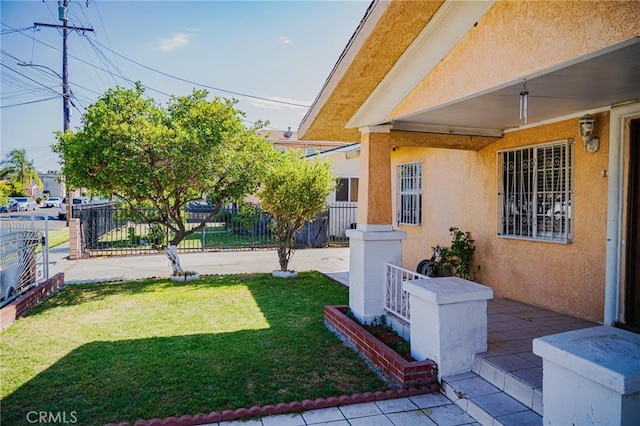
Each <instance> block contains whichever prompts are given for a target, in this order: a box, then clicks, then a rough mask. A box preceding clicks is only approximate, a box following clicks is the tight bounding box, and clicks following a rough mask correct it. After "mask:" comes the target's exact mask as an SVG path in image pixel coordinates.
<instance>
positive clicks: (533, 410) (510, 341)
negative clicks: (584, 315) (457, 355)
mask: <svg viewBox="0 0 640 426" xmlns="http://www.w3.org/2000/svg"><path fill="white" fill-rule="evenodd" d="M596 325H597V324H595V323H592V322H589V321H584V320H581V319H579V318H574V317H571V316H568V315H564V314H560V313H557V312H553V311H550V310H547V309H542V308H538V307H535V306H531V305H527V304H524V303H520V302H516V301H513V300H509V299H492V300H488V301H487V343H488V350H487V351H486V352H483V353H480V354H477V355H476V356H475V358H474V362H473V370H472V371H471V372H468V373H462V374H458V375H454V376H449V377H444V378H443V380H442V389H443V392H444V393H445V394H446V395H447V397H448V398H449V399H451V400H452V401H453V402H454V403H455V404H456V405H457V406H459V407H460V408H461V409H463V410H464V411H465V412H467V414H469V415H470V416H472V417H473V418H475V419H476V420H478V421H479V422H480V423H481V424H492V422H493V419H496V420H497V421H498V422H499V424H507V425H508V424H518V425H542V415H543V404H542V394H543V393H542V392H543V389H542V358H540V357H539V356H537V355H535V354H534V353H533V351H532V342H533V339H535V338H537V337H542V336H546V335H550V334H556V333H563V332H567V331H572V330H579V329H583V328H589V327H595V326H596Z"/></svg>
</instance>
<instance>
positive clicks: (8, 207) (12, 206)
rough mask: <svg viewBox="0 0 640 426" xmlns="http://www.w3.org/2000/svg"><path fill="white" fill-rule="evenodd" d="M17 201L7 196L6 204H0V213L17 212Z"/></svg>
mask: <svg viewBox="0 0 640 426" xmlns="http://www.w3.org/2000/svg"><path fill="white" fill-rule="evenodd" d="M17 211H18V203H17V202H16V200H14V199H13V198H9V201H7V203H6V204H3V205H1V206H0V213H9V212H17Z"/></svg>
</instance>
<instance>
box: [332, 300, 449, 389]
mask: <svg viewBox="0 0 640 426" xmlns="http://www.w3.org/2000/svg"><path fill="white" fill-rule="evenodd" d="M346 309H348V307H347V306H325V307H324V320H325V323H326V324H327V326H328V327H329V328H330V329H332V330H335V331H336V332H337V333H339V334H340V335H341V336H342V337H343V338H345V339H346V340H347V341H348V342H349V343H351V344H353V345H354V346H355V347H356V349H357V351H358V352H359V353H361V354H362V355H363V356H364V357H365V358H366V359H368V360H369V361H370V362H371V363H372V364H373V365H375V366H376V367H377V368H378V369H379V370H380V371H381V372H382V374H383V375H384V376H385V377H386V378H388V379H389V380H393V381H394V382H395V383H397V384H398V385H399V386H401V387H403V388H409V387H412V386H421V385H427V384H431V383H435V382H437V380H438V366H437V365H436V363H435V362H433V361H431V360H424V361H407V360H406V359H404V358H402V357H401V356H400V355H399V354H398V353H397V352H396V351H394V350H393V349H391V348H389V347H388V346H387V345H385V344H384V343H382V342H381V341H379V340H378V339H376V338H375V337H374V336H373V335H372V334H371V333H369V332H368V331H367V330H365V329H364V328H362V327H361V326H360V324H358V323H356V322H355V321H353V320H351V319H350V318H349V317H347V316H346V315H345V314H344V313H343V312H342V311H344V310H346Z"/></svg>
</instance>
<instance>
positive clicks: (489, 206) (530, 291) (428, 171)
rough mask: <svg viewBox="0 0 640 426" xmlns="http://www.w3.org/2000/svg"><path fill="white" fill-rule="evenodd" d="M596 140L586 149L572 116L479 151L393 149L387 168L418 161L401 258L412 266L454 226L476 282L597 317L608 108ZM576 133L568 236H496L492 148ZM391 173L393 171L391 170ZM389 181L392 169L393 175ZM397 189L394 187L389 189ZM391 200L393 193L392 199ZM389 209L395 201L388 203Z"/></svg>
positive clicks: (533, 301)
mask: <svg viewBox="0 0 640 426" xmlns="http://www.w3.org/2000/svg"><path fill="white" fill-rule="evenodd" d="M595 118H596V120H597V128H596V133H597V136H599V137H600V140H601V147H600V150H599V151H598V152H597V153H595V154H589V153H587V152H585V151H584V149H583V146H582V139H581V138H580V136H579V134H578V119H571V120H566V121H561V122H557V123H553V124H549V125H546V126H541V127H536V128H531V129H526V130H521V131H516V132H511V133H507V134H506V135H505V136H504V138H502V139H500V140H499V141H498V142H496V143H493V144H491V145H489V146H487V147H486V148H484V149H481V150H480V151H478V152H476V151H462V150H446V149H434V148H416V147H405V146H401V141H394V143H395V142H398V144H399V145H400V147H399V148H398V149H397V150H396V151H395V152H392V167H393V168H392V170H395V165H396V164H399V163H403V162H408V161H422V162H423V174H424V178H423V218H422V220H423V224H422V225H421V226H400V227H399V229H401V230H403V231H405V232H407V239H406V240H405V241H404V242H403V252H402V257H403V260H402V263H403V266H404V267H405V268H408V269H412V270H415V268H416V266H417V264H418V262H419V261H420V260H422V259H425V258H428V257H430V256H431V254H432V247H433V246H435V245H438V244H440V245H449V243H450V241H451V237H450V235H449V231H448V230H449V228H450V227H452V226H455V227H458V228H460V229H461V230H462V231H470V232H471V234H472V237H473V238H474V239H475V245H476V252H475V255H474V262H475V264H476V266H479V267H480V269H479V271H478V272H477V275H476V281H477V282H480V283H482V284H486V285H488V286H490V287H491V288H492V289H493V290H494V293H495V296H496V297H504V298H509V299H513V300H518V301H522V302H525V303H529V304H532V305H535V306H540V307H543V308H546V309H551V310H554V311H557V312H562V313H565V314H569V315H573V316H577V317H580V318H583V319H586V320H589V321H594V322H601V321H602V320H603V306H604V282H605V243H606V218H607V178H606V177H603V176H602V172H603V171H604V170H606V169H607V167H608V148H609V141H608V135H609V113H600V114H596V115H595ZM567 138H572V139H574V199H573V206H574V207H573V216H574V217H573V221H574V226H573V235H574V237H573V242H571V243H569V244H558V243H549V242H543V241H529V240H517V239H509V238H502V237H499V236H498V235H497V208H498V207H497V151H498V150H502V149H508V148H513V147H520V146H528V145H535V144H541V143H545V142H552V141H557V140H561V139H567ZM392 175H394V174H392ZM393 180H394V182H393V188H396V186H395V175H394V176H393ZM394 193H395V190H394ZM394 202H395V200H394ZM394 211H395V207H394Z"/></svg>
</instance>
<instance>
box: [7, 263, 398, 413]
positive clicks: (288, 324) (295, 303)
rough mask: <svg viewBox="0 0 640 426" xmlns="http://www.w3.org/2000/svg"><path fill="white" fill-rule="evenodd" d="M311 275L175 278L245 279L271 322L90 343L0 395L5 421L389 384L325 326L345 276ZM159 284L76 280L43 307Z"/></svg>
mask: <svg viewBox="0 0 640 426" xmlns="http://www.w3.org/2000/svg"><path fill="white" fill-rule="evenodd" d="M313 277H314V275H313V274H301V278H299V279H294V280H273V279H270V278H267V276H266V275H260V274H257V275H247V276H242V275H238V276H226V277H207V280H200V281H197V282H192V283H188V284H177V285H185V286H189V287H193V286H196V287H197V286H203V285H207V286H216V285H225V286H228V285H233V284H236V283H237V284H242V285H246V286H247V287H248V288H249V290H250V291H251V294H252V295H253V297H254V299H255V301H256V303H257V305H258V306H259V308H260V309H261V311H262V313H263V315H264V316H265V318H266V319H267V322H268V324H269V328H266V329H260V330H241V331H236V332H228V333H217V334H195V335H182V336H172V337H154V338H145V339H134V340H122V341H96V342H91V343H87V344H84V345H82V346H80V347H79V348H77V349H75V350H73V351H71V352H70V353H68V354H67V355H66V356H65V357H63V358H62V359H60V360H59V361H57V362H56V363H55V364H53V365H51V366H50V367H49V368H47V369H46V370H45V371H43V372H42V373H40V374H38V375H37V376H36V377H34V378H33V379H32V380H30V381H29V382H27V383H26V384H24V385H23V386H21V387H20V388H18V389H17V390H16V391H15V392H13V393H12V394H10V395H8V396H7V397H6V398H5V399H4V400H3V401H2V415H1V420H2V423H3V424H11V425H20V424H25V425H26V424H30V422H29V420H28V418H27V415H28V414H29V413H30V412H33V411H36V412H41V411H44V412H52V413H66V417H67V419H68V418H70V416H71V415H72V413H73V416H74V418H76V419H77V424H82V425H91V424H104V423H108V422H121V421H128V422H130V423H131V424H133V423H134V422H135V421H136V420H139V419H151V418H154V417H159V418H164V417H168V416H181V415H184V414H197V413H209V412H212V411H222V410H225V409H236V408H241V407H251V406H254V405H265V404H276V403H279V402H290V401H293V400H302V399H315V398H319V397H328V396H339V395H342V394H345V393H347V394H352V393H356V392H366V391H376V390H385V389H386V388H387V387H386V385H384V384H383V383H382V382H381V381H380V380H379V379H378V378H377V377H376V376H375V375H374V374H373V373H372V372H371V371H370V370H368V369H367V367H366V366H365V365H364V363H363V362H362V361H361V360H360V358H359V357H358V356H357V355H356V354H355V353H353V352H352V351H351V350H349V349H347V348H346V347H345V346H344V345H343V344H342V343H341V342H340V341H339V340H338V339H337V338H336V337H335V336H334V335H333V334H332V333H331V332H329V331H328V330H327V329H326V328H325V326H324V323H323V307H324V305H325V304H336V303H344V299H345V294H346V292H344V291H340V292H336V291H335V290H332V289H335V286H337V284H335V283H333V282H331V281H329V280H326V282H325V280H319V281H320V284H318V285H309V282H308V281H309V280H310V279H311V278H313ZM315 281H318V280H317V277H316V278H315ZM158 284H159V281H158V280H153V281H149V282H148V284H144V283H141V282H134V283H111V284H108V285H95V284H94V285H91V286H77V287H76V286H72V287H71V288H68V289H67V290H65V291H69V292H70V293H71V294H69V295H65V294H61V295H60V296H62V297H60V299H61V300H54V301H51V300H50V301H49V302H55V303H53V306H47V307H43V309H52V308H53V307H57V306H65V305H73V304H76V303H83V301H86V300H94V299H92V298H96V297H102V298H105V297H107V296H108V295H110V294H115V293H118V294H122V292H130V293H131V294H132V295H133V294H137V293H140V292H145V291H151V286H156V287H155V288H157V285H158ZM167 285H168V286H169V285H170V286H175V285H176V284H175V283H167ZM82 287H84V288H82ZM99 287H103V289H102V291H100V289H99ZM83 293H88V294H89V296H86V295H85V296H84V297H83V296H82V294H83ZM319 294H320V295H321V294H326V296H325V297H322V296H319ZM49 302H48V303H49ZM49 304H50V305H51V303H49ZM283 306H285V307H286V309H283ZM31 416H32V418H33V414H31Z"/></svg>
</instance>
